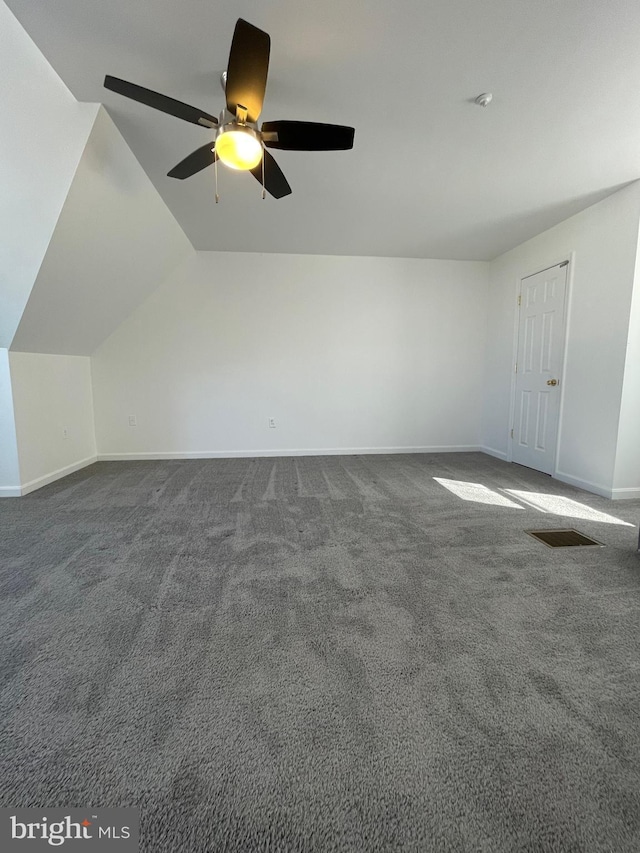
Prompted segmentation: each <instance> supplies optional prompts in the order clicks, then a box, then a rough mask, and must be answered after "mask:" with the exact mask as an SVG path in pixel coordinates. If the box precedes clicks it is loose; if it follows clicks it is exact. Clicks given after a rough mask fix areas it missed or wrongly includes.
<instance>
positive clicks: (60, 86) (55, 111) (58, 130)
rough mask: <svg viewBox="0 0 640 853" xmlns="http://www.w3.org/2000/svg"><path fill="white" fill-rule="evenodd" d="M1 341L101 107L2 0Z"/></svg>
mask: <svg viewBox="0 0 640 853" xmlns="http://www.w3.org/2000/svg"><path fill="white" fill-rule="evenodd" d="M0 79H1V80H2V85H1V86H0V139H2V156H1V157H0V187H1V188H2V190H1V192H0V347H9V346H10V344H11V341H12V339H13V336H14V333H15V330H16V328H17V325H18V322H19V320H20V317H21V315H22V311H23V309H24V306H25V304H26V301H27V299H28V297H29V293H30V291H31V288H32V286H33V283H34V281H35V278H36V275H37V272H38V269H39V267H40V264H41V262H42V258H43V256H44V253H45V251H46V248H47V245H48V243H49V240H50V238H51V234H52V232H53V228H54V226H55V224H56V220H57V218H58V215H59V213H60V210H61V208H62V204H63V202H64V199H65V196H66V194H67V191H68V189H69V185H70V183H71V179H72V177H73V174H74V171H75V169H76V166H77V165H78V160H79V159H80V155H81V153H82V149H83V147H84V144H85V142H86V140H87V137H88V135H89V131H90V129H91V125H92V123H93V119H94V117H95V114H96V110H97V105H96V104H79V103H78V102H77V101H76V100H75V98H74V97H73V96H72V94H71V93H70V92H69V90H68V89H67V88H66V86H65V85H64V83H63V82H62V81H61V80H60V78H59V77H58V76H57V74H56V73H55V72H54V70H53V69H52V68H51V66H50V65H49V63H48V62H47V60H46V59H45V58H44V56H43V55H42V54H41V53H40V51H39V50H38V48H37V47H36V46H35V44H34V43H33V42H32V41H31V39H30V38H29V36H28V35H27V34H26V32H25V31H24V30H23V28H22V26H21V25H20V24H19V23H18V21H17V20H16V18H15V17H14V15H13V14H12V13H11V12H10V11H9V9H8V8H7V6H6V5H5V3H4V2H2V0H0Z"/></svg>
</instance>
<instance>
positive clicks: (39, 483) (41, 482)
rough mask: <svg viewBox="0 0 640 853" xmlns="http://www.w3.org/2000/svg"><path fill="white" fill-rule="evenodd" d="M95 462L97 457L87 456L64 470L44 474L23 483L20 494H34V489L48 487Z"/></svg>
mask: <svg viewBox="0 0 640 853" xmlns="http://www.w3.org/2000/svg"><path fill="white" fill-rule="evenodd" d="M97 460H98V457H97V456H87V458H86V459H81V460H80V461H79V462H74V463H73V464H72V465H66V466H65V467H64V468H58V470H57V471H52V472H51V473H50V474H45V475H44V477H38V478H37V479H36V480H31V481H30V482H29V483H23V484H22V487H21V489H20V494H21V495H28V494H29V493H30V492H35V490H36V489H41V488H42V487H43V486H48V485H49V483H54V482H55V481H56V480H60V479H61V478H62V477H66V476H67V475H68V474H73V472H74V471H79V470H80V469H81V468H86V467H87V465H93V463H94V462H97Z"/></svg>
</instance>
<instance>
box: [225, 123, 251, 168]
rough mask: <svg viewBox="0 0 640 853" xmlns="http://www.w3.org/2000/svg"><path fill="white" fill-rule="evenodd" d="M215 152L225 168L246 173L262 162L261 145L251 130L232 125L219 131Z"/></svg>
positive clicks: (244, 126)
mask: <svg viewBox="0 0 640 853" xmlns="http://www.w3.org/2000/svg"><path fill="white" fill-rule="evenodd" d="M215 152H216V154H217V155H218V159H219V160H220V161H221V162H222V163H224V164H225V166H230V167H231V168H232V169H238V170H240V171H243V172H248V171H250V170H251V169H254V168H255V167H256V166H257V165H258V163H259V162H260V161H261V160H262V143H261V142H260V139H259V138H258V134H257V133H256V132H255V130H253V128H251V127H247V126H246V125H241V124H235V123H232V124H227V125H225V126H224V127H223V128H221V129H220V133H219V134H218V136H217V138H216V147H215Z"/></svg>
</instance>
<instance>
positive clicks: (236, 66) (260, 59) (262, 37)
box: [225, 18, 271, 121]
mask: <svg viewBox="0 0 640 853" xmlns="http://www.w3.org/2000/svg"><path fill="white" fill-rule="evenodd" d="M270 47H271V39H270V38H269V34H268V33H265V32H264V31H263V30H259V29H258V28H257V27H254V26H253V24H249V23H248V22H247V21H244V20H243V19H242V18H238V22H237V24H236V28H235V30H234V33H233V41H232V42H231V51H230V53H229V64H228V65H227V83H226V89H225V91H226V95H227V109H228V110H229V112H231V113H233V114H234V115H235V114H236V107H237V106H238V104H240V105H241V106H243V107H245V109H246V110H247V121H258V116H259V115H260V113H261V112H262V101H263V100H264V92H265V89H266V88H267V72H268V70H269V50H270Z"/></svg>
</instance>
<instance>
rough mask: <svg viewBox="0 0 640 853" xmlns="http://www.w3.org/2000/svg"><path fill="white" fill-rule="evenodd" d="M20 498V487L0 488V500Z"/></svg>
mask: <svg viewBox="0 0 640 853" xmlns="http://www.w3.org/2000/svg"><path fill="white" fill-rule="evenodd" d="M21 496H22V489H21V488H20V486H0V498H19V497H21Z"/></svg>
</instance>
